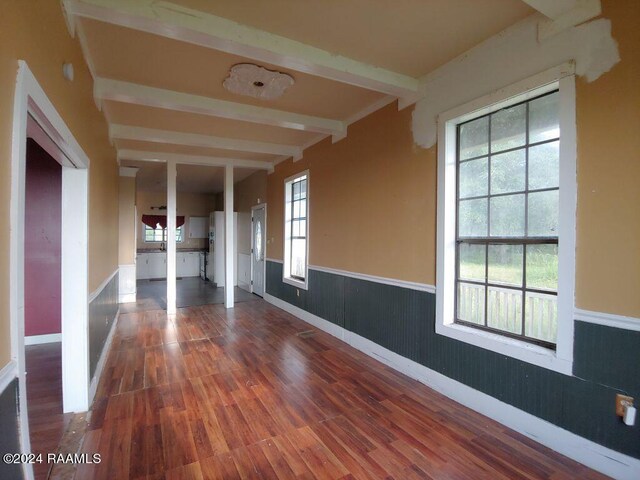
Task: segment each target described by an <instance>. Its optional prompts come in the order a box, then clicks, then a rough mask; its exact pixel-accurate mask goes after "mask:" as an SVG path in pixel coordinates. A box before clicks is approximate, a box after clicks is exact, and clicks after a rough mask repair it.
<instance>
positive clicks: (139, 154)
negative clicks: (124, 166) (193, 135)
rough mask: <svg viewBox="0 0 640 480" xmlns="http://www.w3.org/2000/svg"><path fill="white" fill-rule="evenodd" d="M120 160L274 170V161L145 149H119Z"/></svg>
mask: <svg viewBox="0 0 640 480" xmlns="http://www.w3.org/2000/svg"><path fill="white" fill-rule="evenodd" d="M118 160H136V161H140V162H176V164H181V165H206V166H209V167H226V166H230V167H237V168H256V169H258V170H267V171H269V172H271V171H273V163H271V162H263V161H259V160H246V159H242V158H225V157H207V156H202V155H183V154H181V153H166V152H146V151H143V150H127V149H123V150H118Z"/></svg>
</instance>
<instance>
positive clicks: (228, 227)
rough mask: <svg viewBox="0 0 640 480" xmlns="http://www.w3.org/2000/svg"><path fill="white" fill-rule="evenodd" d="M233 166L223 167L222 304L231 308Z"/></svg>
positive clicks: (232, 279)
mask: <svg viewBox="0 0 640 480" xmlns="http://www.w3.org/2000/svg"><path fill="white" fill-rule="evenodd" d="M233 234H234V229H233V167H232V166H230V165H227V166H226V167H224V285H225V287H224V306H225V308H233V303H234V298H233V294H234V291H233V284H234V278H233V263H234V262H233V242H234V240H235V239H234V238H233Z"/></svg>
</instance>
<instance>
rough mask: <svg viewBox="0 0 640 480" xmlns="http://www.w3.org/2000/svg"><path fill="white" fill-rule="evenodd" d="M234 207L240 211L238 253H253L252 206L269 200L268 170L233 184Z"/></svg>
mask: <svg viewBox="0 0 640 480" xmlns="http://www.w3.org/2000/svg"><path fill="white" fill-rule="evenodd" d="M233 197H234V198H233V207H234V208H233V209H234V211H236V212H238V253H244V254H247V255H248V254H250V253H251V207H253V206H254V205H258V204H260V203H265V202H266V201H267V172H265V171H260V172H256V173H254V174H252V175H249V176H248V177H247V178H245V179H244V180H242V181H241V182H238V183H236V184H235V185H234V186H233Z"/></svg>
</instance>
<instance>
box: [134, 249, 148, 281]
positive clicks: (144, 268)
mask: <svg viewBox="0 0 640 480" xmlns="http://www.w3.org/2000/svg"><path fill="white" fill-rule="evenodd" d="M136 278H137V279H139V280H145V279H147V278H149V254H148V253H139V254H138V255H136Z"/></svg>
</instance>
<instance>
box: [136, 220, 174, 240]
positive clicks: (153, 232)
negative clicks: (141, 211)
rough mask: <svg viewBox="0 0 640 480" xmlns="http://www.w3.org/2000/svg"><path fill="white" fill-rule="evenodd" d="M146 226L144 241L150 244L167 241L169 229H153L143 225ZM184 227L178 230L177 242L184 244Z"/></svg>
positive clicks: (158, 227) (159, 227)
mask: <svg viewBox="0 0 640 480" xmlns="http://www.w3.org/2000/svg"><path fill="white" fill-rule="evenodd" d="M142 225H143V226H144V241H145V242H149V243H158V242H166V241H167V229H166V228H162V227H161V226H160V225H156V228H151V227H150V226H149V225H146V224H144V223H143V224H142ZM182 231H183V230H182V226H180V227H178V228H176V242H178V243H180V242H182Z"/></svg>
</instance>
